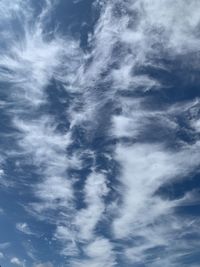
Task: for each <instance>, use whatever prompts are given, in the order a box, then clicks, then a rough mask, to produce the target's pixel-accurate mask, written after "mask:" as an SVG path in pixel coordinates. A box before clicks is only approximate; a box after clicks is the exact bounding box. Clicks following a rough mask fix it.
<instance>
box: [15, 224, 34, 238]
mask: <svg viewBox="0 0 200 267" xmlns="http://www.w3.org/2000/svg"><path fill="white" fill-rule="evenodd" d="M16 228H17V230H19V231H20V232H22V233H24V234H26V235H34V233H33V232H32V231H31V230H30V228H29V226H28V224H27V223H25V222H23V223H17V224H16Z"/></svg>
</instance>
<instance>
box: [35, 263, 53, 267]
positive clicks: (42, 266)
mask: <svg viewBox="0 0 200 267" xmlns="http://www.w3.org/2000/svg"><path fill="white" fill-rule="evenodd" d="M34 267H53V264H52V263H51V262H46V263H39V264H35V265H34Z"/></svg>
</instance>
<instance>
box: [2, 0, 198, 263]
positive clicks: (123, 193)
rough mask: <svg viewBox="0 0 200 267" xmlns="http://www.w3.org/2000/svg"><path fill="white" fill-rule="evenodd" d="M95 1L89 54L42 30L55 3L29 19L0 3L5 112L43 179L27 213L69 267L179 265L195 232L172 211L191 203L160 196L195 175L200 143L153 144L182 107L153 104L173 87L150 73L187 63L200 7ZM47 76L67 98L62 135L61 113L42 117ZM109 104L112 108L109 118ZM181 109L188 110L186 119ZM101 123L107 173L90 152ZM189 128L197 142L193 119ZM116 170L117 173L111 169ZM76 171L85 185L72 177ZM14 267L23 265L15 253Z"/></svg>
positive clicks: (17, 5)
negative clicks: (49, 228) (47, 227)
mask: <svg viewBox="0 0 200 267" xmlns="http://www.w3.org/2000/svg"><path fill="white" fill-rule="evenodd" d="M97 2H98V3H99V5H100V6H101V8H100V16H99V18H98V21H97V23H96V24H95V26H94V31H93V34H92V35H91V36H90V39H89V46H90V51H88V52H85V53H84V52H83V51H81V49H80V47H79V41H78V40H74V39H73V38H72V37H71V36H63V34H62V33H60V32H59V31H57V30H52V32H49V33H48V31H47V29H46V25H47V24H46V22H47V20H48V19H49V17H50V16H49V14H50V12H51V10H52V8H53V7H54V5H53V2H52V1H45V2H42V6H41V9H42V11H41V13H40V14H37V15H36V16H35V15H34V14H35V10H34V7H33V6H32V5H31V4H30V3H29V2H28V4H26V3H27V2H26V1H23V0H21V1H20V0H19V1H14V4H13V3H12V4H9V3H6V1H4V0H3V1H1V3H0V9H1V10H2V11H1V13H0V14H1V18H0V20H1V22H3V25H5V30H3V31H2V33H1V39H2V40H3V41H1V42H3V43H4V47H5V48H4V49H2V51H1V52H0V70H1V74H0V79H1V81H2V82H3V83H4V84H6V86H7V89H8V90H7V91H8V94H7V96H8V99H9V103H11V106H9V105H7V106H6V105H4V106H5V110H6V111H7V114H9V116H10V117H11V119H12V125H13V127H15V129H16V130H17V131H16V132H17V133H16V136H15V139H16V147H17V148H16V151H15V153H16V154H17V153H18V154H19V155H20V156H23V157H24V160H25V161H26V162H28V163H31V165H33V166H34V171H35V173H37V174H38V177H37V178H38V179H37V181H34V183H32V184H31V186H30V188H31V192H32V193H33V196H34V197H35V198H36V201H35V202H33V203H28V204H26V205H25V206H26V207H25V208H26V210H28V211H29V212H30V213H32V214H34V215H35V216H36V217H37V218H39V219H44V220H45V221H48V222H49V223H52V224H53V225H54V226H55V232H54V233H53V236H54V239H55V240H56V241H60V242H61V243H62V248H61V250H60V254H62V255H65V256H66V255H67V256H71V258H72V259H71V266H75V267H81V266H88V267H89V266H91V267H94V266H96V267H102V266H109V267H111V266H115V265H118V264H119V263H118V262H117V258H120V259H121V260H122V261H123V260H124V259H125V261H127V260H128V261H130V264H131V265H133V264H138V263H139V264H142V263H145V264H147V265H148V266H161V265H163V266H180V259H179V258H178V255H179V257H182V256H183V255H184V253H185V251H189V253H191V251H192V250H193V249H194V248H195V245H196V244H195V242H189V241H188V243H187V242H186V238H185V237H184V236H183V233H189V234H194V233H196V232H197V229H198V228H199V227H198V225H199V223H198V220H195V222H194V223H192V224H191V220H189V219H188V220H187V219H185V220H182V219H180V217H179V216H178V215H177V214H176V212H175V209H176V208H177V207H179V206H180V205H186V204H187V203H188V201H189V200H188V199H189V198H190V197H189V195H187V196H186V195H184V196H183V197H182V198H180V199H174V200H171V199H165V198H164V197H163V196H161V195H159V194H158V190H159V188H160V187H162V186H165V185H166V183H168V182H174V181H177V180H181V179H182V178H185V177H186V175H190V173H191V172H193V171H195V170H196V169H197V168H198V165H199V142H198V141H197V139H195V141H194V142H193V144H191V143H189V142H187V141H183V140H181V138H180V136H179V137H177V139H176V138H174V139H175V140H173V141H174V143H175V145H174V146H173V147H169V146H168V145H167V141H168V139H169V137H168V138H167V137H166V134H165V135H163V136H164V137H163V136H161V137H159V133H158V132H157V130H158V129H159V130H161V128H162V129H164V130H163V132H166V131H168V130H170V133H173V135H175V136H176V133H177V131H178V130H180V128H181V126H180V125H179V122H178V119H177V116H178V115H179V114H180V113H182V108H183V105H182V106H181V105H177V104H174V105H171V106H170V107H169V106H168V107H167V108H164V107H162V108H154V107H153V106H151V107H150V108H148V105H147V106H146V105H145V104H146V103H147V102H148V99H149V98H148V96H149V95H148V94H149V91H151V90H156V91H157V92H159V90H160V91H161V90H167V89H168V88H166V86H163V85H162V81H161V79H156V78H153V77H152V76H153V75H150V74H148V71H147V69H148V68H151V69H154V70H156V71H158V72H159V71H161V70H162V71H164V72H168V71H169V69H168V65H167V64H165V63H164V62H163V60H162V59H163V58H167V59H169V60H172V61H173V60H174V62H175V59H177V58H178V57H179V58H180V57H182V61H184V60H185V58H186V57H187V56H188V57H189V58H190V53H197V52H198V50H199V36H198V29H199V24H200V19H199V15H198V14H199V11H200V4H199V3H198V2H197V1H195V0H191V1H190V3H189V4H188V2H187V1H186V0H178V1H176V2H175V1H172V0H161V1H156V0H152V1H147V0H136V1H133V0H128V1H125V2H122V1H118V0H113V1H107V2H106V1H105V2H104V1H97ZM97 2H96V5H97ZM27 6H28V7H27ZM13 14H15V17H16V18H17V20H18V21H19V24H20V25H21V26H20V31H19V35H20V36H18V37H17V36H16V34H15V33H14V32H15V31H14V28H12V27H11V25H10V24H11V21H12V16H13ZM177 14H180V15H177ZM22 21H23V23H22ZM30 22H31V23H30ZM30 25H31V26H30ZM188 64H190V63H188ZM197 68H199V65H198V64H197ZM52 80H55V81H56V83H57V84H56V85H55V88H52V89H51V90H55V93H57V91H56V89H57V87H56V86H58V87H59V86H60V87H59V88H62V90H63V92H65V93H66V92H67V94H69V97H68V98H69V107H68V106H67V105H66V110H65V112H66V113H65V114H66V120H69V127H68V128H67V127H66V128H67V129H66V130H65V132H63V131H60V130H59V120H58V119H57V118H56V116H54V114H52V112H51V115H50V112H49V111H48V110H46V109H45V107H46V106H45V105H47V104H51V103H48V101H50V100H49V99H48V96H47V87H48V86H49V85H50V84H51V82H52ZM172 83H173V81H172ZM136 92H137V94H139V95H140V97H138V95H136V96H135V95H134V93H136ZM145 101H146V102H145ZM111 102H112V105H113V106H114V108H112V107H111V108H110V106H111V105H110V103H111ZM106 105H109V108H110V109H109V112H104V108H105V106H106ZM188 105H191V102H190V103H189V104H188ZM188 105H186V106H185V107H184V112H186V111H187V112H188V113H190V112H191V108H190V107H187V106H188ZM115 106H116V108H117V109H118V111H116V110H115ZM197 109H198V108H197ZM104 113H106V119H105V118H104V116H105V115H104ZM67 116H68V117H67ZM102 117H103V120H104V121H105V125H106V126H105V127H104V128H105V130H104V131H102V132H101V133H100V134H101V135H103V138H104V139H105V140H106V142H105V143H106V145H105V146H102V147H101V149H102V150H106V153H107V155H108V157H109V159H110V161H109V162H108V161H107V162H106V166H107V170H106V172H105V173H103V171H102V170H101V168H100V167H99V165H101V164H99V163H98V160H97V158H98V157H100V156H101V152H99V151H100V149H99V148H98V147H95V146H94V145H93V142H96V140H99V139H98V138H97V136H98V135H99V131H101V130H102V127H101V125H102ZM188 120H189V119H188ZM153 123H155V124H156V126H157V127H155V128H156V130H155V131H154V136H155V138H154V139H155V140H154V141H152V140H150V137H151V134H149V132H150V130H151V129H150V128H151V126H153ZM188 124H190V126H191V128H192V129H193V132H194V135H195V138H197V137H196V136H197V134H198V132H199V118H198V116H197V115H194V116H193V117H192V120H191V121H190V122H188ZM76 131H77V132H78V134H77V132H76ZM145 134H146V135H145ZM144 136H146V138H144ZM107 138H108V139H109V140H108V142H110V143H109V145H108V146H107ZM144 139H145V140H144ZM133 140H134V141H133ZM149 140H150V141H149ZM111 143H112V144H111ZM97 146H98V145H97ZM100 146H101V145H100ZM77 147H78V148H77ZM91 147H92V148H91ZM105 147H106V148H105ZM70 150H72V151H73V152H71V151H70ZM69 151H70V152H69ZM74 151H75V152H74ZM88 151H89V152H90V153H91V154H93V160H92V163H91V164H89V166H88V170H87V171H88V172H89V173H90V174H89V175H85V169H84V168H85V165H84V161H85V160H86V156H85V155H86V154H87V153H88ZM7 155H8V156H9V152H7ZM80 158H81V160H80ZM107 163H108V164H107ZM113 165H115V166H116V169H117V170H118V171H113ZM72 169H73V171H74V172H75V175H73V174H71V173H70V170H72ZM97 169H98V170H97ZM99 169H100V170H99ZM80 170H82V171H83V174H84V175H85V176H84V175H83V176H84V177H82V174H80V172H77V171H80ZM77 173H78V174H77ZM2 174H3V173H2ZM113 176H114V177H113ZM113 181H114V182H113ZM109 182H112V183H113V185H112V190H110V189H109V188H110V186H109ZM115 182H116V185H115ZM28 183H29V181H27V184H28ZM78 183H79V185H80V184H81V185H80V188H78V189H77V184H78ZM111 191H112V192H111ZM113 191H114V193H113ZM191 194H192V193H191ZM108 198H109V200H108ZM104 219H107V220H108V221H109V223H110V225H109V227H108V228H109V230H110V236H109V237H107V236H106V234H105V233H103V232H102V233H100V232H99V231H97V226H98V225H99V224H100V223H102V222H103V220H104ZM16 228H17V229H18V230H19V231H21V232H23V233H25V234H28V235H31V234H32V232H31V230H30V229H29V226H28V225H27V224H26V223H25V222H21V223H17V224H16ZM109 238H110V239H109ZM176 240H181V244H178V241H177V242H176ZM127 241H129V242H127ZM126 242H127V243H128V245H126ZM118 247H120V249H121V251H120V252H118ZM0 248H1V245H0ZM2 248H3V245H2ZM163 251H164V252H166V254H165V253H164V252H163ZM178 253H179V254H178ZM80 256H82V258H81V259H80ZM174 262H175V263H174ZM11 263H13V264H16V265H19V266H24V265H23V262H21V261H20V260H19V259H18V258H15V257H14V258H12V259H11ZM35 266H37V267H42V266H45V267H47V266H48V267H50V266H53V265H52V263H50V262H47V263H40V264H36V265H35Z"/></svg>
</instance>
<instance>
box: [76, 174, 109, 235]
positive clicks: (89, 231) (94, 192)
mask: <svg viewBox="0 0 200 267" xmlns="http://www.w3.org/2000/svg"><path fill="white" fill-rule="evenodd" d="M108 192H109V190H108V187H107V185H106V178H105V177H104V175H103V174H99V173H95V172H94V173H92V174H91V175H89V176H88V178H87V180H86V183H85V187H84V193H85V198H84V202H85V203H86V205H87V207H86V208H85V209H81V210H80V211H78V212H77V214H76V218H75V221H74V223H75V225H76V227H77V228H78V238H79V239H83V240H84V239H86V240H88V239H89V240H90V239H91V238H92V237H93V235H94V230H95V227H96V225H97V223H98V222H99V221H100V220H101V218H102V216H103V213H104V211H105V203H104V200H103V198H104V197H105V196H106V195H107V194H108Z"/></svg>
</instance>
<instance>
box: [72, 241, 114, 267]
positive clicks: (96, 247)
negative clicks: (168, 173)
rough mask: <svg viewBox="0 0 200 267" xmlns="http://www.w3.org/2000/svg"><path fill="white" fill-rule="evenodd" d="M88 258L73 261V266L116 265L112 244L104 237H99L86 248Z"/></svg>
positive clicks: (98, 266) (97, 266)
mask: <svg viewBox="0 0 200 267" xmlns="http://www.w3.org/2000/svg"><path fill="white" fill-rule="evenodd" d="M84 251H85V254H86V255H87V257H88V258H89V259H88V260H80V261H73V262H72V263H71V264H72V266H73V267H84V266H88V267H102V266H108V267H112V266H116V260H115V256H114V253H113V247H112V244H111V243H110V242H109V241H108V240H107V239H104V238H97V239H95V240H94V241H93V242H91V243H89V245H87V246H86V247H85V248H84Z"/></svg>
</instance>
